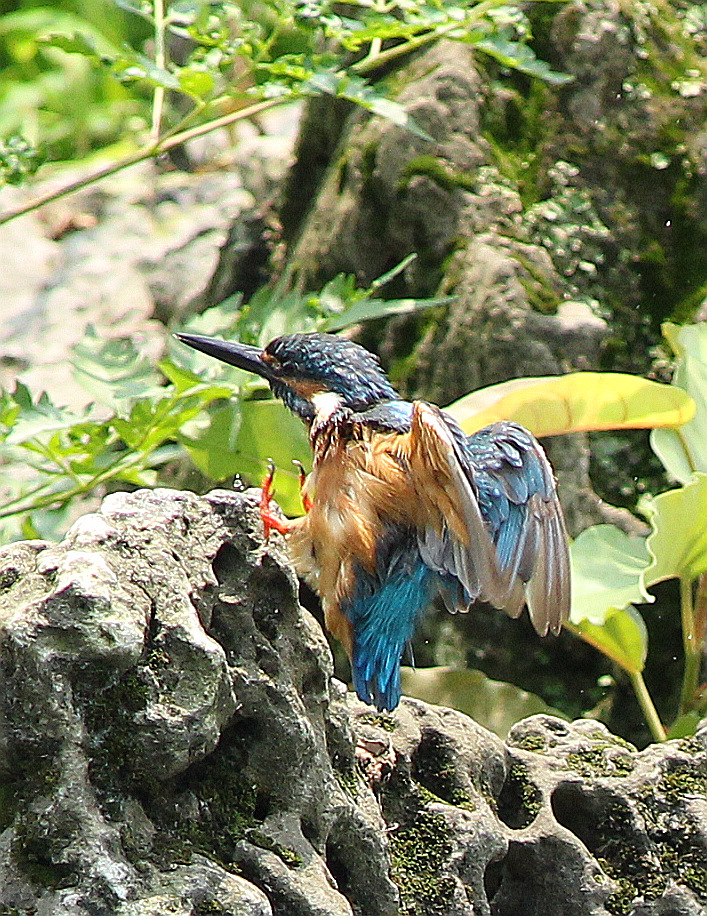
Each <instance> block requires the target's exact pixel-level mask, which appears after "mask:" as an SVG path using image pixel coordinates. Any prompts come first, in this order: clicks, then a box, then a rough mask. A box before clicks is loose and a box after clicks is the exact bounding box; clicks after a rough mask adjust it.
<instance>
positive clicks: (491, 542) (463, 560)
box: [410, 401, 570, 635]
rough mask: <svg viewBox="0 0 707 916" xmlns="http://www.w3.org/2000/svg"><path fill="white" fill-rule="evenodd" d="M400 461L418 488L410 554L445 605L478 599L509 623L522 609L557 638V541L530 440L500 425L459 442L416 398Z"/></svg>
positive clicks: (562, 600)
mask: <svg viewBox="0 0 707 916" xmlns="http://www.w3.org/2000/svg"><path fill="white" fill-rule="evenodd" d="M410 463H411V471H412V475H413V478H414V479H415V480H416V481H421V482H426V483H424V484H423V485H422V486H421V487H420V494H419V495H420V500H421V503H423V504H424V513H423V517H424V525H423V527H422V533H421V534H420V536H419V549H420V554H421V556H422V558H423V560H424V562H425V563H426V564H427V565H428V566H429V567H430V568H431V569H433V570H435V571H436V572H438V573H439V574H440V575H441V577H442V581H443V583H445V584H446V586H447V587H446V589H443V595H444V597H445V600H446V601H448V602H451V603H453V604H455V605H456V606H457V607H459V606H463V605H468V604H469V603H470V602H472V601H474V600H475V599H477V598H483V599H484V600H486V601H489V602H490V603H491V604H494V605H495V606H496V607H500V608H504V609H505V610H506V611H507V612H508V613H509V614H510V615H511V616H513V617H517V616H518V615H519V614H520V613H521V612H522V610H523V606H524V604H527V605H528V610H529V612H530V618H531V620H532V622H533V626H534V627H535V629H536V630H537V631H538V633H540V634H542V635H544V634H545V633H547V632H548V630H552V631H553V632H555V633H557V632H559V630H560V627H561V626H562V621H563V620H564V619H565V618H566V617H567V615H568V613H569V600H570V572H569V553H568V548H567V537H566V534H565V528H564V522H563V519H562V511H561V509H560V505H559V502H558V499H557V492H556V489H555V482H554V478H553V474H552V469H551V467H550V464H549V462H548V460H547V458H546V457H545V453H544V452H543V450H542V448H541V447H540V445H539V444H538V442H537V441H536V440H535V439H534V437H533V436H532V435H531V434H530V433H529V432H528V431H527V430H525V429H523V427H521V426H518V425H517V424H515V423H507V422H502V423H495V424H493V425H492V426H488V427H486V428H485V429H482V430H480V431H479V432H478V433H475V434H474V435H473V436H470V437H466V436H465V435H464V434H463V433H462V431H461V430H460V428H459V427H458V426H457V424H456V423H455V421H454V420H453V419H452V418H451V417H450V416H449V415H448V414H445V413H443V412H442V411H441V410H439V409H438V408H436V407H434V406H432V405H430V404H426V403H425V402H423V401H416V402H415V405H414V409H413V417H412V429H411V434H410ZM430 494H431V495H430ZM445 591H446V594H445Z"/></svg>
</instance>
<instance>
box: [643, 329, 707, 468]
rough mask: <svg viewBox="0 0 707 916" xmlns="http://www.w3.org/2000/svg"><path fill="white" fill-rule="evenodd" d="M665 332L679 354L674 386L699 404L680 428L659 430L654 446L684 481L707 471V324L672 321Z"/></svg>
mask: <svg viewBox="0 0 707 916" xmlns="http://www.w3.org/2000/svg"><path fill="white" fill-rule="evenodd" d="M663 334H664V336H665V337H666V339H667V340H668V342H669V343H670V346H671V347H672V349H673V351H674V353H675V355H676V356H677V357H678V359H677V364H676V366H675V372H674V375H673V385H675V386H676V387H677V388H679V389H682V390H684V391H686V392H687V393H688V394H689V395H690V396H691V397H692V399H693V401H694V402H695V405H696V411H695V415H694V417H692V419H690V420H689V421H688V422H687V423H685V424H684V425H683V426H681V427H680V429H679V430H656V431H655V432H653V433H652V434H651V445H652V446H653V450H654V451H655V453H656V454H657V455H658V457H659V458H660V460H661V461H662V462H663V464H664V465H665V467H666V469H667V470H668V472H669V473H670V474H671V475H672V476H673V477H674V478H675V479H676V480H679V481H680V482H681V483H686V482H687V481H688V480H689V479H690V475H691V474H692V473H693V471H703V472H705V473H707V323H705V322H702V323H700V324H695V325H689V326H687V327H678V326H677V325H674V324H670V323H669V322H668V323H666V324H664V325H663Z"/></svg>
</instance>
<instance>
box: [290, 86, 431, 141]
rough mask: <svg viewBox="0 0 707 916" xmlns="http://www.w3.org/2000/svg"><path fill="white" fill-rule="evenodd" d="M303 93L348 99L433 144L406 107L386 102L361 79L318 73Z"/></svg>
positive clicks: (386, 99)
mask: <svg viewBox="0 0 707 916" xmlns="http://www.w3.org/2000/svg"><path fill="white" fill-rule="evenodd" d="M302 93H303V94H304V95H331V96H334V97H335V98H338V99H348V100H349V101H350V102H355V103H356V104H357V105H360V106H361V107H362V108H365V109H366V110H367V111H370V112H371V113H372V114H377V115H380V117H382V118H386V119H387V120H388V121H392V122H393V124H397V125H398V127H404V128H405V129H406V130H408V131H410V133H412V134H415V135H416V136H418V137H421V138H422V139H423V140H429V141H431V142H432V141H433V138H432V137H430V135H429V134H428V133H427V132H426V131H424V130H423V129H422V128H421V127H419V126H418V125H417V124H416V123H415V121H414V120H413V118H412V117H411V116H410V115H409V113H408V112H407V111H406V109H405V108H404V106H403V105H400V104H399V103H398V102H394V101H393V100H392V99H389V98H386V96H384V95H382V94H381V93H380V91H379V90H377V89H376V88H375V87H374V86H372V85H371V84H370V83H367V82H366V80H364V79H363V78H362V77H357V76H354V75H352V74H350V73H346V72H344V71H340V70H336V71H333V70H332V71H328V72H327V71H321V72H319V73H315V74H314V75H313V76H312V77H310V78H309V79H308V80H307V81H306V82H305V83H304V84H303V85H302Z"/></svg>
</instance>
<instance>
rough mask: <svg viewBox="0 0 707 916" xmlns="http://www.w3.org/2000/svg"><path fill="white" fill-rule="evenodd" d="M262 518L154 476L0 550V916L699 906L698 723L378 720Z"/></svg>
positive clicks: (500, 912) (244, 496)
mask: <svg viewBox="0 0 707 916" xmlns="http://www.w3.org/2000/svg"><path fill="white" fill-rule="evenodd" d="M261 531H262V528H261V524H260V519H259V516H258V508H257V496H256V494H253V493H252V492H245V493H234V492H226V491H214V492H213V493H211V494H209V495H208V496H207V497H203V498H200V497H196V496H194V495H192V494H190V493H183V492H177V491H172V490H155V491H147V490H142V491H138V492H135V493H131V494H125V493H115V494H112V495H111V496H109V497H107V498H106V499H105V500H104V501H103V504H102V506H101V508H100V511H99V512H97V513H95V514H92V515H87V516H84V517H83V518H81V519H79V520H78V521H77V522H76V523H75V524H74V526H73V527H72V528H71V529H70V530H69V532H68V533H67V534H66V536H65V538H64V540H63V541H62V542H61V543H60V544H58V545H50V544H47V543H43V542H38V541H27V542H22V543H17V544H12V545H10V546H8V547H5V548H4V549H3V550H2V551H1V552H0V913H2V914H3V916H103V914H105V916H109V914H111V916H112V914H117V916H168V914H170V916H172V914H177V916H205V914H212V913H218V914H222V916H395V914H401V916H413V914H415V916H438V914H444V916H472V914H474V916H477V914H482V916H521V914H523V916H534V914H537V916H540V914H542V916H565V914H572V916H585V914H586V916H605V914H623V913H629V912H632V913H640V914H641V916H659V914H661V916H665V914H667V913H681V914H686V916H692V914H694V916H697V914H699V913H703V912H704V907H705V905H706V904H707V795H706V792H705V788H706V784H707V775H706V774H707V730H705V729H704V728H703V730H702V731H700V732H698V735H697V736H696V737H695V738H692V739H688V740H684V741H673V742H669V743H668V744H666V745H664V746H651V747H649V748H647V749H646V750H645V751H642V752H640V753H639V752H637V751H636V750H635V749H634V748H633V747H631V746H630V745H627V744H626V743H625V742H623V741H621V740H620V739H617V738H615V737H614V736H612V735H611V734H610V733H609V732H608V731H607V730H606V729H605V728H604V727H603V726H601V725H600V724H598V723H596V722H591V721H585V722H577V723H574V724H569V723H567V722H564V721H561V720H559V719H555V718H551V717H547V716H537V717H534V718H532V719H528V720H525V721H523V722H521V723H519V724H518V725H517V726H516V727H515V728H514V729H513V731H512V732H511V735H510V737H509V739H508V742H507V743H506V744H505V745H504V743H503V742H502V741H501V740H500V739H499V738H497V737H496V736H494V735H492V734H491V733H489V732H487V731H485V730H484V729H483V728H481V727H480V726H478V725H476V724H475V723H474V722H473V721H471V720H470V719H469V718H467V717H466V716H464V715H462V714H461V713H458V712H455V711H453V710H449V709H444V708H441V707H432V706H428V705H426V704H424V703H422V702H420V701H417V700H413V699H404V700H403V702H402V703H401V705H400V707H399V709H398V710H397V711H396V712H395V713H394V714H392V715H388V714H378V713H376V712H375V711H373V710H372V709H371V708H370V707H367V706H365V705H363V704H362V703H360V702H359V701H358V700H357V699H356V698H355V697H353V695H352V694H347V693H346V690H345V688H344V686H343V685H342V684H341V683H340V682H338V681H336V680H335V679H333V677H332V661H331V655H330V651H329V648H328V646H327V643H326V640H325V639H324V636H323V634H322V631H321V629H320V627H319V624H318V623H317V622H316V620H315V619H314V618H313V617H312V616H311V615H310V614H309V613H308V612H307V611H306V610H304V609H303V608H302V607H301V606H300V604H299V601H298V586H297V581H296V578H295V577H294V574H293V572H292V570H291V568H290V566H289V565H288V563H287V561H286V559H285V557H284V554H283V553H282V550H281V544H282V542H281V540H280V538H279V536H277V535H274V536H273V538H272V539H271V542H270V543H269V544H267V545H266V544H264V543H263V540H262V534H261Z"/></svg>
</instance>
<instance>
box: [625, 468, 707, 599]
mask: <svg viewBox="0 0 707 916" xmlns="http://www.w3.org/2000/svg"><path fill="white" fill-rule="evenodd" d="M639 508H640V509H641V511H642V512H644V514H645V515H646V516H647V518H648V520H649V521H650V523H651V527H652V529H653V530H652V532H651V533H650V534H649V535H648V540H647V542H646V543H647V547H648V552H649V554H650V556H651V563H650V565H649V566H648V567H647V568H646V570H645V572H644V573H643V583H644V586H645V587H648V586H650V585H653V584H655V583H656V582H662V581H663V580H664V579H672V578H677V579H683V578H686V579H689V580H692V579H696V578H697V577H698V576H699V575H701V574H702V573H703V572H705V571H707V522H706V520H707V475H705V474H695V475H694V476H693V477H692V478H691V479H690V480H689V481H688V482H687V483H686V484H685V485H684V486H682V487H680V488H679V489H677V490H668V492H667V493H661V494H660V495H659V496H654V497H650V498H646V499H644V500H642V501H641V503H640V505H639Z"/></svg>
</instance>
